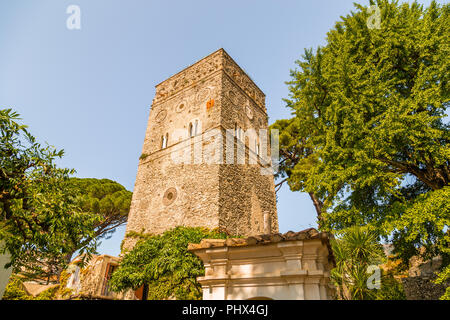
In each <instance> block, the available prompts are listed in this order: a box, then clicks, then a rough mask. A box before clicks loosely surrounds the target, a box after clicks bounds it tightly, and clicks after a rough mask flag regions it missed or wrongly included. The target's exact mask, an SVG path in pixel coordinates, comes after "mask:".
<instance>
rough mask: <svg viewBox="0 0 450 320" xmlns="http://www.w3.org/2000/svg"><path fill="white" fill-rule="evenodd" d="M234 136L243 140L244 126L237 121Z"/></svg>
mask: <svg viewBox="0 0 450 320" xmlns="http://www.w3.org/2000/svg"><path fill="white" fill-rule="evenodd" d="M234 136H235V137H236V138H238V139H239V140H242V128H241V127H239V126H238V125H237V123H235V124H234Z"/></svg>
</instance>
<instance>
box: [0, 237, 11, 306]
mask: <svg viewBox="0 0 450 320" xmlns="http://www.w3.org/2000/svg"><path fill="white" fill-rule="evenodd" d="M1 247H2V244H0V248H1ZM10 259H11V255H9V254H8V253H7V254H0V299H1V298H2V297H3V293H5V288H6V285H7V284H8V281H9V277H10V276H11V272H12V268H8V269H5V264H7V263H8V262H9V260H10Z"/></svg>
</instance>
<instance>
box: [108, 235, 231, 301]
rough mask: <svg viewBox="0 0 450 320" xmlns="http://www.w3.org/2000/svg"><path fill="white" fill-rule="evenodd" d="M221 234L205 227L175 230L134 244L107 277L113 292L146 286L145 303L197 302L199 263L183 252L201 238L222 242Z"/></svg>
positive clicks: (200, 270)
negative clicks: (109, 279)
mask: <svg viewBox="0 0 450 320" xmlns="http://www.w3.org/2000/svg"><path fill="white" fill-rule="evenodd" d="M226 237H227V235H226V234H225V233H221V232H218V231H216V230H212V231H210V230H208V229H205V228H199V227H197V228H192V227H177V228H175V229H172V230H169V231H166V232H164V233H163V234H162V235H154V236H149V237H148V238H147V239H145V238H144V239H142V238H141V240H139V241H138V243H137V244H136V246H135V247H134V248H133V250H131V251H130V252H127V253H126V254H125V255H124V257H123V259H122V261H121V263H120V265H119V267H118V269H117V270H116V271H115V272H114V273H113V275H112V278H111V288H112V289H113V290H115V291H125V290H128V289H133V290H136V289H137V288H139V287H141V286H142V285H144V284H147V285H148V286H149V295H148V299H149V300H163V299H169V298H175V299H179V300H198V299H201V297H202V292H201V287H200V285H199V283H198V282H197V280H196V278H197V277H198V276H202V275H204V268H203V265H202V262H201V260H200V259H199V258H198V257H197V256H195V255H194V254H192V253H191V252H189V251H187V246H188V244H189V243H199V242H200V241H201V240H202V239H206V238H209V239H225V238H226Z"/></svg>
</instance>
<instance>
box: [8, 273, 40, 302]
mask: <svg viewBox="0 0 450 320" xmlns="http://www.w3.org/2000/svg"><path fill="white" fill-rule="evenodd" d="M2 300H33V297H32V296H30V295H29V294H27V293H26V291H25V290H24V288H23V285H22V280H21V279H20V278H19V277H11V279H10V281H9V282H8V285H7V286H6V289H5V293H4V294H3V298H2Z"/></svg>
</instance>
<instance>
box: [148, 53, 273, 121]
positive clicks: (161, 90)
mask: <svg viewBox="0 0 450 320" xmlns="http://www.w3.org/2000/svg"><path fill="white" fill-rule="evenodd" d="M220 71H223V72H224V73H225V74H226V75H227V76H228V77H229V78H230V80H232V81H233V82H234V83H235V84H236V85H237V86H238V87H239V88H240V89H241V90H242V91H243V93H245V94H246V95H247V96H248V97H249V98H250V99H252V100H253V101H254V102H255V103H256V104H257V105H258V106H259V107H260V108H262V109H263V110H264V112H266V107H265V98H266V96H265V94H264V92H262V90H261V89H260V88H259V87H258V86H257V85H256V84H255V83H254V82H253V80H252V79H251V78H250V77H249V76H248V75H247V73H246V72H245V71H244V70H242V68H241V67H240V66H239V65H238V64H237V63H236V62H235V61H234V60H233V59H232V58H231V57H230V55H229V54H228V53H227V52H226V51H225V50H224V49H219V50H217V51H215V52H213V53H211V54H210V55H208V56H206V57H204V58H202V59H200V60H199V61H197V62H195V63H194V64H192V65H190V66H188V67H187V68H185V69H183V70H182V71H180V72H178V73H176V74H174V75H172V76H171V77H169V78H168V79H166V80H164V81H162V82H160V83H159V84H157V85H156V86H155V88H156V94H155V98H154V100H153V105H155V104H158V103H161V102H163V101H165V100H167V99H170V98H171V97H173V96H174V95H176V94H178V93H180V92H181V91H183V90H185V89H187V88H189V87H192V86H196V85H199V84H201V83H202V81H205V78H208V77H210V76H213V75H214V74H216V73H218V72H220Z"/></svg>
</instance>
